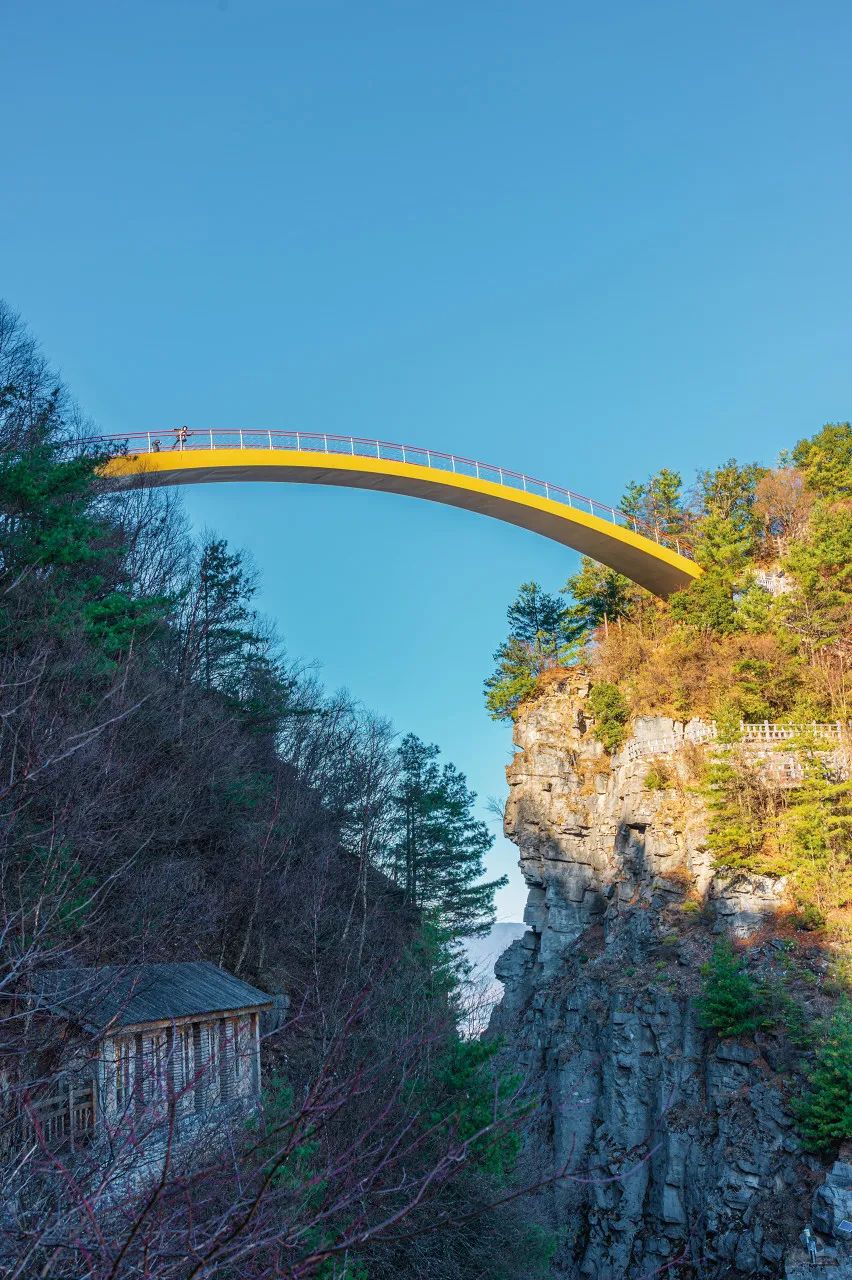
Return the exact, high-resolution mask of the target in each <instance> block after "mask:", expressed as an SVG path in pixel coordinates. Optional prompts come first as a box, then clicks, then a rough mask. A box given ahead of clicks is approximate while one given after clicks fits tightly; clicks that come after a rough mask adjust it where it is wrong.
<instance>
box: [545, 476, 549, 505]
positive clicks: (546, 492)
mask: <svg viewBox="0 0 852 1280" xmlns="http://www.w3.org/2000/svg"><path fill="white" fill-rule="evenodd" d="M544 496H545V498H547V499H548V501H549V500H550V485H549V484H548V483H547V481H546V480H545V482H544Z"/></svg>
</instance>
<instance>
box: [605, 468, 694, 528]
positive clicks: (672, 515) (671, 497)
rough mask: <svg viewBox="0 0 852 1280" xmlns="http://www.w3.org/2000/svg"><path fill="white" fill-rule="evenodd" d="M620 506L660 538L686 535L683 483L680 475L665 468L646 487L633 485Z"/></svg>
mask: <svg viewBox="0 0 852 1280" xmlns="http://www.w3.org/2000/svg"><path fill="white" fill-rule="evenodd" d="M619 506H620V508H621V510H622V511H623V512H624V514H625V515H626V516H629V517H630V518H631V519H632V520H635V521H637V523H639V524H642V525H646V526H648V528H649V529H651V530H653V531H656V532H657V533H659V534H661V535H664V536H667V537H675V536H677V535H678V534H679V533H682V532H683V529H684V513H683V480H682V478H681V476H680V474H679V473H678V472H677V471H670V470H669V469H668V468H667V467H663V468H662V469H661V470H660V471H657V472H656V473H655V474H654V475H652V476H651V477H650V479H648V480H646V481H645V483H644V484H637V483H636V481H631V482H630V484H629V485H628V486H627V488H626V490H625V492H624V496H623V497H622V499H621V502H620V503H619Z"/></svg>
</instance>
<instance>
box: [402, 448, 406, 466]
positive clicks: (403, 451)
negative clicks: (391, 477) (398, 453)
mask: <svg viewBox="0 0 852 1280" xmlns="http://www.w3.org/2000/svg"><path fill="white" fill-rule="evenodd" d="M402 460H403V462H405V460H406V459H405V445H403V446H402Z"/></svg>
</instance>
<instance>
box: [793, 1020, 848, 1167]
mask: <svg viewBox="0 0 852 1280" xmlns="http://www.w3.org/2000/svg"><path fill="white" fill-rule="evenodd" d="M809 1084H810V1088H809V1090H808V1092H807V1094H806V1095H805V1097H804V1098H803V1100H802V1101H801V1103H800V1104H799V1108H798V1111H799V1121H800V1125H801V1130H802V1135H803V1137H804V1139H805V1146H806V1147H807V1148H808V1150H810V1151H819V1152H826V1151H831V1150H832V1149H834V1148H836V1147H837V1146H838V1145H839V1144H840V1143H841V1142H842V1141H843V1140H844V1139H846V1138H852V1000H850V999H849V998H848V997H847V996H844V997H843V999H841V1001H840V1003H839V1005H838V1006H837V1009H836V1011H835V1014H834V1017H833V1018H832V1020H831V1022H830V1023H829V1026H828V1033H827V1035H826V1038H825V1042H824V1043H823V1044H822V1046H821V1047H820V1049H819V1051H818V1053H817V1061H816V1066H815V1067H814V1070H813V1072H812V1074H811V1075H810V1079H809Z"/></svg>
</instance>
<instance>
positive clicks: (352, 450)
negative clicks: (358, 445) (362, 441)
mask: <svg viewBox="0 0 852 1280" xmlns="http://www.w3.org/2000/svg"><path fill="white" fill-rule="evenodd" d="M349 452H350V453H351V454H352V457H353V458H354V457H355V437H354V436H350V437H349Z"/></svg>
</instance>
